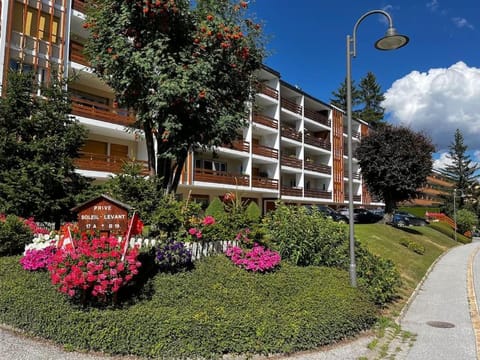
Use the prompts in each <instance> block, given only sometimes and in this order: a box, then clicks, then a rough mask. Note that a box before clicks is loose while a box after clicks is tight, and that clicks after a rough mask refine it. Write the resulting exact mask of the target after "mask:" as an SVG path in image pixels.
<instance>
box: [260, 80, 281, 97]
mask: <svg viewBox="0 0 480 360" xmlns="http://www.w3.org/2000/svg"><path fill="white" fill-rule="evenodd" d="M257 91H258V92H259V93H261V94H264V95H267V96H269V97H271V98H273V99H275V100H278V91H277V90H275V89H274V88H272V87H270V86H268V85H265V84H264V83H261V82H259V83H257Z"/></svg>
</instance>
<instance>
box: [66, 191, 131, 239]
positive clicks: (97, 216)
mask: <svg viewBox="0 0 480 360" xmlns="http://www.w3.org/2000/svg"><path fill="white" fill-rule="evenodd" d="M129 210H132V207H131V206H128V205H126V204H123V203H121V202H120V201H117V200H115V199H112V198H110V197H108V196H106V195H101V196H99V197H97V198H95V199H92V200H90V201H87V202H85V203H83V204H81V205H79V206H76V207H75V208H73V209H72V211H73V212H76V213H77V220H78V228H79V229H80V231H89V230H94V231H98V232H100V234H101V235H106V236H109V235H123V234H124V233H125V232H126V231H127V229H128V211H129Z"/></svg>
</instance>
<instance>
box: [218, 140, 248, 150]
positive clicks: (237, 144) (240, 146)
mask: <svg viewBox="0 0 480 360" xmlns="http://www.w3.org/2000/svg"><path fill="white" fill-rule="evenodd" d="M223 147H225V148H229V149H233V150H238V151H243V152H249V151H250V143H249V142H248V141H243V140H234V141H232V143H231V144H225V145H223Z"/></svg>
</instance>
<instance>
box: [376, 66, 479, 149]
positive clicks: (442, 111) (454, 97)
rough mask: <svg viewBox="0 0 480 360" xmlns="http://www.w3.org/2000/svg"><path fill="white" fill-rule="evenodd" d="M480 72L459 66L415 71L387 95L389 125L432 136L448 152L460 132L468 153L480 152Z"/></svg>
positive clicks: (398, 82) (435, 142)
mask: <svg viewBox="0 0 480 360" xmlns="http://www.w3.org/2000/svg"><path fill="white" fill-rule="evenodd" d="M479 99H480V69H478V68H474V67H468V66H467V65H466V64H465V63H464V62H461V61H460V62H457V63H456V64H454V65H452V66H450V67H449V68H446V69H445V68H439V69H430V70H429V71H428V72H423V73H421V72H418V71H412V72H411V73H410V74H408V75H406V76H405V77H403V78H401V79H399V80H396V81H395V82H394V83H393V84H392V87H391V88H390V89H388V90H387V92H386V93H385V101H384V102H383V103H382V106H383V107H384V108H385V112H386V113H387V118H388V120H389V121H390V122H392V123H396V124H402V125H405V126H408V127H410V128H411V129H413V130H415V131H423V132H425V133H427V134H428V135H430V137H431V138H432V140H433V143H434V145H435V146H436V148H437V151H440V152H442V151H445V150H446V149H447V148H448V146H449V145H450V144H451V143H452V142H453V140H454V134H455V130H456V129H459V130H460V132H461V133H462V135H463V138H464V144H465V145H466V146H467V148H468V150H472V151H475V150H479V151H480V142H479V141H478V140H479V139H480V101H479Z"/></svg>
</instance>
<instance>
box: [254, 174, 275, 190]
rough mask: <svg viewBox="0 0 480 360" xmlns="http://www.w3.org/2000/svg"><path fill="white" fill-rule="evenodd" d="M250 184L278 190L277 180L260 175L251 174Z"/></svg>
mask: <svg viewBox="0 0 480 360" xmlns="http://www.w3.org/2000/svg"><path fill="white" fill-rule="evenodd" d="M252 186H253V187H258V188H263V189H274V190H278V180H277V179H269V178H265V177H260V176H252Z"/></svg>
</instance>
